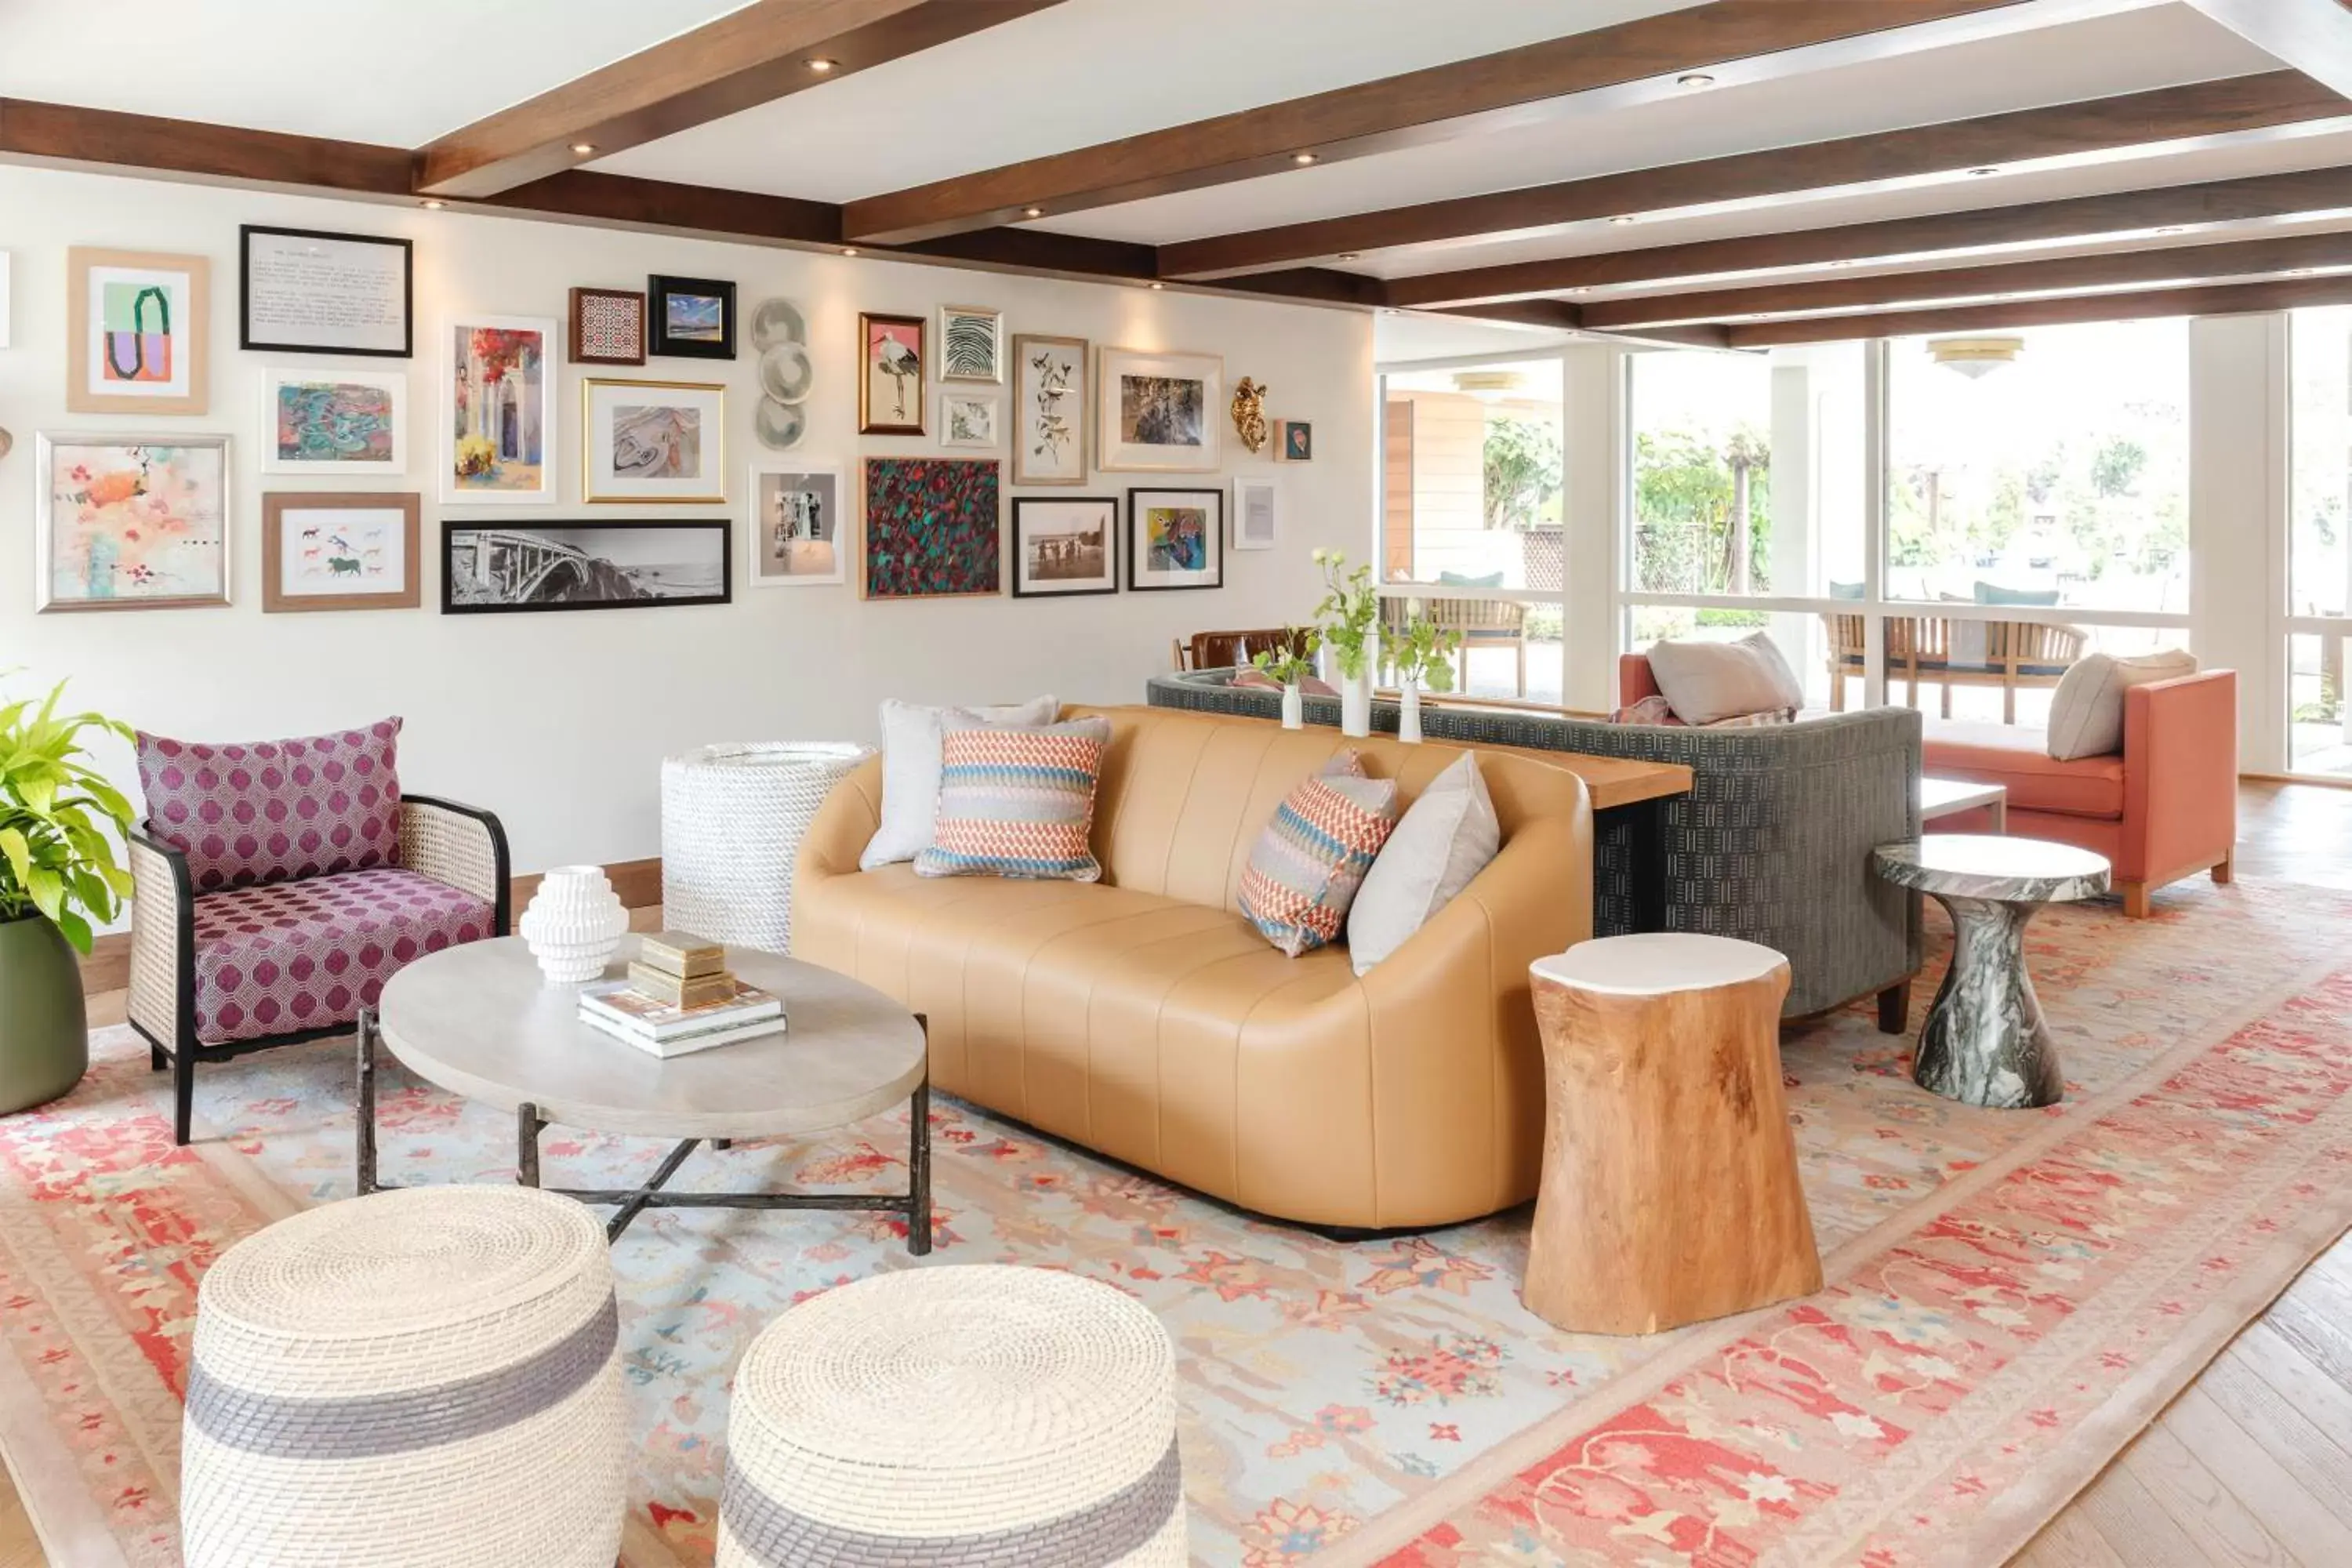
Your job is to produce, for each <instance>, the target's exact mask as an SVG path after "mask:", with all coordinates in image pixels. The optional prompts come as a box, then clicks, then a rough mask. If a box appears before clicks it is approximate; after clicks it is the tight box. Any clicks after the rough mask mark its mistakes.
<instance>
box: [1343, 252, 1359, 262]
mask: <svg viewBox="0 0 2352 1568" xmlns="http://www.w3.org/2000/svg"><path fill="white" fill-rule="evenodd" d="M1357 255H1358V253H1357V252H1355V251H1352V250H1343V251H1341V252H1340V253H1339V259H1340V260H1342V261H1353V260H1355V259H1356V258H1357Z"/></svg>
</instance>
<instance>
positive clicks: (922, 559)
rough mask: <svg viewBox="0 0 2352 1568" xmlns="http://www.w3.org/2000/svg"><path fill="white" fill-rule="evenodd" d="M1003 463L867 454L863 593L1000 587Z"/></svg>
mask: <svg viewBox="0 0 2352 1568" xmlns="http://www.w3.org/2000/svg"><path fill="white" fill-rule="evenodd" d="M1001 469H1002V465H1001V464H999V463H997V462H996V461H995V460H994V459H993V458H866V542H865V551H864V563H865V571H864V577H865V595H866V597H867V598H869V599H940V598H954V597H959V596H969V595H980V594H995V593H1000V592H1002V591H1003V585H1004V576H1003V557H1002V552H1001V550H1000V547H999V544H1000V542H999V535H1000V533H1001V531H1002V523H1003V506H1002V502H1001V499H1000V498H1001V495H1002V484H1001V479H1002V474H1001Z"/></svg>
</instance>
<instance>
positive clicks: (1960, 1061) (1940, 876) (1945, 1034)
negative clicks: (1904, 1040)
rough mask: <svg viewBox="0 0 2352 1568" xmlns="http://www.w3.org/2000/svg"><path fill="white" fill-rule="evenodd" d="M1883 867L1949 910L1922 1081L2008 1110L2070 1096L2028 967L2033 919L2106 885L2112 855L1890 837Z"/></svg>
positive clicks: (1919, 1059)
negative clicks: (1947, 957)
mask: <svg viewBox="0 0 2352 1568" xmlns="http://www.w3.org/2000/svg"><path fill="white" fill-rule="evenodd" d="M1873 859H1874V863H1875V866H1876V868H1877V871H1878V874H1879V875H1880V876H1882V877H1884V878H1885V879H1887V880H1888V881H1890V882H1893V883H1895V885H1897V886H1898V887H1905V888H1911V889H1916V890H1917V891H1919V892H1922V893H1926V894H1928V895H1929V896H1930V897H1932V898H1934V899H1935V900H1936V901H1937V903H1939V904H1942V905H1943V906H1944V908H1945V910H1947V911H1948V912H1949V913H1950V915H1951V917H1952V966H1951V968H1950V969H1949V970H1948V971H1947V972H1946V973H1945V975H1944V984H1943V985H1942V987H1941V988H1939V989H1938V990H1937V993H1936V1000H1935V1001H1934V1002H1933V1003H1932V1004H1930V1005H1928V1008H1927V1022H1926V1023H1925V1024H1923V1025H1921V1026H1920V1027H1919V1045H1918V1048H1917V1050H1916V1051H1915V1052H1914V1053H1913V1056H1912V1062H1911V1077H1912V1079H1914V1080H1915V1081H1916V1082H1917V1083H1918V1085H1919V1086H1920V1087H1921V1088H1922V1089H1932V1090H1934V1091H1935V1092H1936V1093H1937V1094H1940V1095H1943V1096H1945V1097H1946V1098H1947V1099H1950V1100H1965V1101H1966V1102H1968V1103H1969V1104H1970V1105H1986V1106H1992V1107H1996V1108H1999V1109H2002V1110H2012V1109H2022V1108H2024V1107H2028V1106H2035V1105H2054V1104H2056V1103H2057V1102H2058V1101H2059V1100H2063V1099H2064V1098H2065V1095H2066V1080H2065V1076H2064V1074H2063V1073H2062V1072H2061V1071H2060V1070H2059V1067H2058V1047H2056V1045H2055V1044H2053V1042H2052V1040H2051V1038H2050V1031H2049V1029H2048V1028H2047V1027H2046V1026H2044V1025H2043V1024H2042V1003H2041V1001H2040V999H2039V998H2037V997H2036V996H2035V995H2034V994H2033V978H2032V975H2030V974H2029V973H2026V968H2025V925H2026V922H2027V921H2030V920H2032V918H2033V911H2034V910H2038V909H2040V908H2041V907H2042V905H2044V904H2061V903H2072V902H2074V900H2078V899H2095V898H2096V897H2098V896H2099V895H2100V894H2101V893H2104V892H2105V891H2106V890H2107V879H2108V873H2109V867H2108V865H2107V860H2106V857H2105V856H2104V855H2095V854H2093V853H2092V852H2091V851H2090V850H2088V849H2077V848H2075V847H2074V846H2073V845H2071V844H2053V843H2050V842H2048V841H2046V840H2043V839H2039V838H2008V837H1990V836H1987V835H1979V834H1969V833H1931V834H1928V835H1927V837H1924V838H1916V839H1911V840H1907V841H1906V842H1904V843H1900V844H1882V845H1880V846H1879V847H1878V848H1877V850H1876V851H1875V852H1874V856H1873Z"/></svg>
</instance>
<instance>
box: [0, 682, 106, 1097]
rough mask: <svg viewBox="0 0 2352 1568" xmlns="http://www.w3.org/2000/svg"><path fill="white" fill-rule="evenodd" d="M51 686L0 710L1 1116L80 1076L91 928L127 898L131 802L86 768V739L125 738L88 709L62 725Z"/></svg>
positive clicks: (85, 1064) (60, 688) (58, 692)
mask: <svg viewBox="0 0 2352 1568" xmlns="http://www.w3.org/2000/svg"><path fill="white" fill-rule="evenodd" d="M64 694H65V683H64V682H63V681H59V682H58V685H57V687H56V689H54V690H52V691H51V692H50V693H49V695H48V700H47V701H45V702H42V703H41V704H40V705H39V707H38V708H37V709H36V708H35V706H34V703H33V701H32V700H30V699H27V700H23V701H19V702H10V703H7V704H5V705H0V1113H5V1112H7V1111H11V1110H24V1109H25V1108H26V1106H28V1105H39V1104H41V1103H42V1102H44V1101H46V1100H55V1099H56V1098H58V1096H59V1095H61V1094H63V1093H65V1092H66V1091H67V1090H68V1089H71V1088H73V1086H74V1085H75V1084H77V1083H79V1082H80V1081H81V1075H82V1074H83V1073H84V1072H85V1071H87V1070H88V1069H89V1020H88V1016H87V1015H85V1014H84V1013H83V1011H82V997H81V969H80V966H79V964H78V963H76V962H75V960H74V954H75V953H77V952H82V953H87V952H89V948H90V942H91V940H92V938H93V936H94V934H95V928H96V927H97V926H99V925H103V924H105V923H106V922H107V921H111V920H113V919H114V917H115V916H116V914H117V913H118V912H120V910H121V908H122V900H125V899H127V898H129V897H130V896H131V876H130V873H129V872H127V871H125V870H124V869H123V868H121V865H119V864H118V863H117V862H116V860H115V858H114V844H113V841H112V839H110V837H108V830H109V829H111V830H112V833H113V835H114V837H116V838H119V837H121V836H122V835H123V834H126V833H128V832H130V831H131V826H132V813H131V803H130V802H129V801H127V800H125V799H124V798H123V797H122V795H121V793H120V792H119V791H117V790H116V789H115V788H114V786H113V785H111V784H108V783H107V782H106V780H105V779H103V778H101V777H100V776H99V774H98V773H97V772H96V771H94V770H93V769H92V768H91V767H90V766H89V763H87V762H85V761H83V760H82V759H84V758H85V757H87V756H88V755H89V753H88V752H86V751H85V750H84V749H83V746H82V744H81V742H82V740H83V738H84V737H85V736H86V735H87V734H88V733H89V731H100V732H102V733H105V734H110V735H119V736H121V738H122V739H124V740H125V741H128V740H131V730H130V727H129V726H128V725H124V724H121V723H118V722H116V721H114V720H111V719H108V718H105V717H103V716H101V715H100V714H96V713H73V714H68V715H65V716H62V717H60V716H59V715H58V699H59V698H60V697H62V696H63V695H64Z"/></svg>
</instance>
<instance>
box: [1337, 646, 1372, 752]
mask: <svg viewBox="0 0 2352 1568" xmlns="http://www.w3.org/2000/svg"><path fill="white" fill-rule="evenodd" d="M1371 732H1372V664H1371V658H1370V653H1369V652H1367V654H1366V656H1365V658H1364V668H1362V670H1360V672H1358V673H1357V674H1354V675H1342V676H1341V677H1340V678H1339V733H1341V734H1342V735H1352V736H1355V737H1357V738H1359V739H1360V738H1361V737H1363V736H1366V735H1369V734H1370V733H1371Z"/></svg>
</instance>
